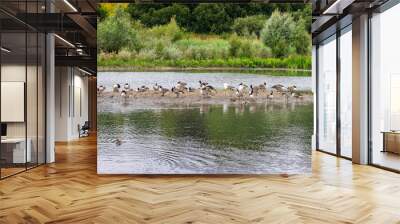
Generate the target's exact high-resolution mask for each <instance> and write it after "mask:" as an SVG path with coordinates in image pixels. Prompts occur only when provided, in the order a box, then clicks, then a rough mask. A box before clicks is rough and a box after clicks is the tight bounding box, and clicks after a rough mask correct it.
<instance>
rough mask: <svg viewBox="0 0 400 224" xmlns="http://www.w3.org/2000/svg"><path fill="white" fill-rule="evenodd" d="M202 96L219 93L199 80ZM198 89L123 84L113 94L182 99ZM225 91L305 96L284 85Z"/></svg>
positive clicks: (102, 89)
mask: <svg viewBox="0 0 400 224" xmlns="http://www.w3.org/2000/svg"><path fill="white" fill-rule="evenodd" d="M197 89H198V91H199V93H200V95H201V96H205V97H207V96H211V95H213V94H216V93H217V89H216V88H215V87H214V86H212V85H210V84H209V83H208V82H204V81H201V80H199V87H198V88H197ZM105 90H106V87H105V86H104V85H100V86H99V87H98V88H97V93H98V94H99V95H101V94H103V93H104V92H105ZM195 91H196V88H192V87H189V86H188V84H187V83H185V82H181V81H178V82H177V83H176V85H175V86H173V87H172V88H170V89H169V88H164V87H163V86H161V85H159V84H157V83H155V84H154V85H153V86H152V87H151V88H150V87H147V86H145V85H142V86H140V87H138V88H136V89H133V88H131V86H130V85H129V83H125V84H124V85H121V84H118V83H116V84H113V86H112V93H113V94H118V95H120V96H121V97H124V98H128V97H129V96H132V95H135V96H136V94H140V93H150V94H157V95H159V96H162V97H163V96H165V95H166V94H167V93H168V94H169V93H171V94H174V95H175V96H176V97H180V96H181V95H184V94H187V93H191V92H195ZM223 91H224V92H225V94H227V93H230V94H231V95H232V96H236V97H237V98H239V99H240V98H243V97H250V98H254V97H256V96H258V95H259V94H260V93H264V94H267V98H268V99H272V98H274V95H277V94H279V95H280V96H286V97H295V98H303V96H302V95H301V94H300V93H299V92H297V91H296V86H295V85H293V86H287V87H285V86H284V85H282V84H276V85H273V86H272V87H271V89H270V90H268V89H267V83H266V82H264V83H262V84H260V85H250V86H247V85H246V84H244V83H242V82H241V83H240V84H239V85H238V86H237V87H235V86H233V85H230V84H228V83H224V86H223Z"/></svg>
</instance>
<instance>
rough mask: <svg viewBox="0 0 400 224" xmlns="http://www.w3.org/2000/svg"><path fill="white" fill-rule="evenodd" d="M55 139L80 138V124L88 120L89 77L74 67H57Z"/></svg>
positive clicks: (68, 139)
mask: <svg viewBox="0 0 400 224" xmlns="http://www.w3.org/2000/svg"><path fill="white" fill-rule="evenodd" d="M55 85H56V91H55V120H56V121H55V126H56V133H55V140H56V141H70V140H74V139H77V138H79V132H78V125H81V126H82V125H83V124H84V123H85V121H87V120H88V78H87V77H86V76H84V74H83V73H82V72H80V71H79V70H77V69H76V68H72V67H56V83H55Z"/></svg>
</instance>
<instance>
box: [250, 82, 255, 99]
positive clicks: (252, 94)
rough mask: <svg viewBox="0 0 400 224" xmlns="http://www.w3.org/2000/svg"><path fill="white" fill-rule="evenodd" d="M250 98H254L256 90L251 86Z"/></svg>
mask: <svg viewBox="0 0 400 224" xmlns="http://www.w3.org/2000/svg"><path fill="white" fill-rule="evenodd" d="M249 97H251V98H253V97H254V88H253V85H250V90H249Z"/></svg>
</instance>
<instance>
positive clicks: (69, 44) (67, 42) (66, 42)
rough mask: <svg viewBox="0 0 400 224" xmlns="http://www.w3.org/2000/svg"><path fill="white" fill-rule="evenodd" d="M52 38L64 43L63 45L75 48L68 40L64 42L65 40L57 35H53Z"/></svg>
mask: <svg viewBox="0 0 400 224" xmlns="http://www.w3.org/2000/svg"><path fill="white" fill-rule="evenodd" d="M54 36H55V37H57V38H58V39H59V40H61V41H62V42H64V43H65V44H67V45H68V46H70V47H72V48H75V45H73V44H72V43H71V42H69V41H68V40H66V39H64V38H62V37H60V36H59V35H57V34H54Z"/></svg>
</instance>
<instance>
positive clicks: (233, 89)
mask: <svg viewBox="0 0 400 224" xmlns="http://www.w3.org/2000/svg"><path fill="white" fill-rule="evenodd" d="M224 90H225V91H235V87H234V86H231V85H229V84H228V83H224Z"/></svg>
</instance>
